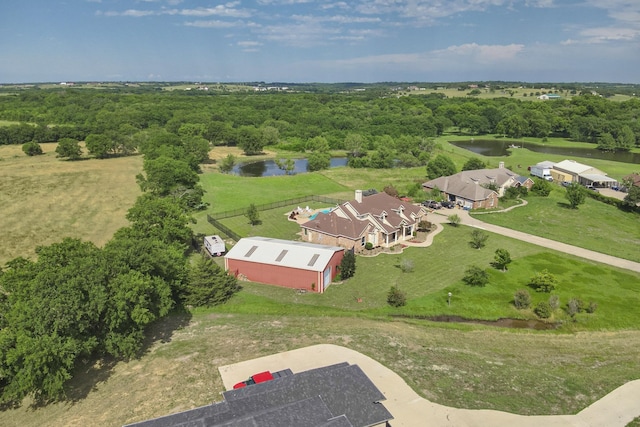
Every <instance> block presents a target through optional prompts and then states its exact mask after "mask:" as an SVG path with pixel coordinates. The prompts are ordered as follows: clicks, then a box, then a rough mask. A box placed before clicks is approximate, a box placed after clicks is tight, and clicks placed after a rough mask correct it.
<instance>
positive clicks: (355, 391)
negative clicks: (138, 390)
mask: <svg viewBox="0 0 640 427" xmlns="http://www.w3.org/2000/svg"><path fill="white" fill-rule="evenodd" d="M222 395H223V397H224V401H222V402H219V403H214V404H212V405H207V406H202V407H200V408H195V409H192V410H190V411H185V412H181V413H178V414H173V415H168V416H166V417H162V418H156V419H153V420H148V421H143V422H140V423H135V424H130V425H129V426H130V427H133V426H136V427H187V426H198V427H200V426H202V427H209V426H216V427H223V426H224V427H241V426H242V427H245V426H261V427H300V426H305V427H369V426H375V425H378V424H381V423H384V422H385V421H388V420H391V419H393V416H392V415H391V413H389V411H388V410H387V409H386V408H385V407H384V406H383V405H382V404H381V403H380V402H381V401H383V400H385V399H386V398H385V397H384V395H383V394H382V393H381V392H380V390H378V388H377V387H376V386H375V384H373V382H371V380H370V379H369V378H368V377H367V376H366V374H365V373H364V372H363V371H362V369H360V367H359V366H358V365H349V364H348V363H346V362H344V363H339V364H336V365H330V366H325V367H322V368H316V369H311V370H309V371H304V372H300V373H297V374H293V375H288V376H284V377H280V378H276V379H274V380H272V381H267V382H264V383H260V384H254V385H251V386H249V387H245V388H241V389H237V390H228V391H226V392H224V393H223V394H222Z"/></svg>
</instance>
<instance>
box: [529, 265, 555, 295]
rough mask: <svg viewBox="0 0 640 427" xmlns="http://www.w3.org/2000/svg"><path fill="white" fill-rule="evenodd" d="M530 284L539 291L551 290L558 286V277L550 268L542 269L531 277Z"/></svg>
mask: <svg viewBox="0 0 640 427" xmlns="http://www.w3.org/2000/svg"><path fill="white" fill-rule="evenodd" d="M529 286H531V287H532V288H533V289H535V290H536V291H537V292H547V293H549V292H551V291H554V290H555V289H556V288H557V287H558V279H557V278H556V276H554V275H553V274H551V273H550V272H549V270H546V269H545V270H542V271H540V272H538V273H536V274H535V275H534V276H533V277H531V279H529Z"/></svg>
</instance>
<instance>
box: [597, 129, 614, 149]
mask: <svg viewBox="0 0 640 427" xmlns="http://www.w3.org/2000/svg"><path fill="white" fill-rule="evenodd" d="M598 150H602V151H615V150H616V140H615V139H614V138H613V135H611V134H610V133H603V134H602V135H601V136H600V138H598Z"/></svg>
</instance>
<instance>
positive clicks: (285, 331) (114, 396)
mask: <svg viewBox="0 0 640 427" xmlns="http://www.w3.org/2000/svg"><path fill="white" fill-rule="evenodd" d="M43 148H44V149H45V152H46V153H47V154H45V155H44V156H39V157H35V158H30V157H27V156H24V154H23V153H22V151H21V150H20V147H17V146H15V147H0V158H1V159H2V160H0V174H2V175H0V176H1V177H2V184H1V185H2V187H0V188H1V190H0V197H2V200H0V212H1V213H2V214H3V218H5V220H3V223H2V226H1V227H3V228H2V229H1V230H0V232H1V235H2V236H6V235H9V234H7V232H9V231H11V230H12V229H13V228H16V227H18V228H20V227H22V228H23V231H27V230H30V229H31V228H32V227H33V226H34V224H38V222H37V221H34V219H39V220H42V218H40V217H45V218H46V219H47V221H48V223H47V228H46V229H45V230H46V233H47V235H48V236H51V238H52V239H54V240H52V241H49V242H41V243H38V244H47V243H52V242H53V241H58V240H60V239H61V238H62V237H63V235H65V234H64V233H65V232H68V233H70V235H72V236H73V237H81V238H83V239H90V240H93V238H92V237H91V236H90V235H89V234H91V233H92V232H99V233H102V234H101V236H102V237H101V238H102V239H104V241H106V240H108V238H110V236H111V235H112V233H113V231H115V229H117V228H118V227H120V226H122V225H126V220H125V219H124V215H125V213H126V210H127V209H128V208H129V207H130V206H131V205H132V204H133V202H134V200H135V197H136V196H137V194H139V190H138V187H137V185H136V184H135V174H137V173H138V172H139V171H140V170H141V169H142V162H141V158H137V157H134V158H123V159H110V160H84V161H79V162H66V161H60V160H59V159H56V158H55V154H54V153H53V149H55V145H50V144H45V145H43ZM444 149H445V151H447V152H450V153H452V157H455V158H456V162H457V163H458V164H461V162H462V163H464V161H465V159H466V158H468V157H471V156H472V154H471V153H468V152H466V151H465V150H462V149H458V148H456V147H453V148H449V147H448V146H445V147H444ZM5 150H7V151H5ZM522 151H523V152H524V151H525V150H522ZM496 160H497V159H491V161H492V162H495V164H496V165H497V161H496ZM532 161H533V160H532ZM537 161H539V160H537ZM537 161H535V162H537ZM129 162H130V163H129ZM535 162H534V163H535ZM522 163H523V165H524V164H526V163H525V162H522ZM508 164H510V163H508ZM531 164H533V163H531ZM603 169H604V170H605V171H608V169H606V168H603ZM9 170H10V172H8V171H9ZM423 177H424V168H415V169H405V170H390V171H377V170H350V169H346V168H342V169H333V170H330V171H325V172H323V173H318V174H301V175H297V176H293V177H274V178H278V179H271V178H241V177H233V176H228V175H220V174H217V173H205V174H203V175H202V176H201V180H202V181H201V182H202V184H203V186H204V187H205V189H206V190H207V191H208V193H207V195H206V197H207V200H208V201H209V202H210V203H212V205H211V210H210V211H211V212H220V211H223V210H227V209H234V208H242V207H246V206H248V203H251V202H253V203H256V204H260V203H267V202H271V201H275V200H282V199H286V198H290V197H296V196H302V195H308V194H323V195H328V196H334V197H344V198H351V197H352V194H353V193H352V192H353V190H354V189H356V188H371V187H375V188H378V189H381V188H382V187H383V186H384V185H387V184H393V185H396V187H397V188H398V189H400V190H402V189H403V186H404V185H408V184H409V183H410V182H412V180H414V179H416V180H418V179H422V178H423ZM9 181H11V182H12V183H13V185H11V186H7V182H9ZM22 181H24V182H22ZM9 190H11V193H9ZM111 192H113V194H112V193H111ZM124 193H126V194H124ZM5 197H6V199H5ZM109 197H111V198H109ZM49 198H52V201H49V200H50V199H49ZM67 198H70V199H71V200H67ZM41 199H45V200H46V201H47V205H46V206H47V209H43V210H40V211H39V215H35V218H34V216H28V215H29V214H30V213H31V212H30V211H31V210H33V209H40V208H39V206H38V202H39V201H41ZM105 199H107V200H105ZM7 201H9V202H11V203H13V204H14V205H15V206H14V209H16V211H15V213H12V212H10V211H9V210H8V209H9V206H7V204H8V203H6V202H7ZM20 205H24V206H20ZM58 205H60V206H58ZM313 207H315V206H313ZM318 207H319V206H318ZM584 207H586V205H584V206H582V207H581V208H580V209H579V210H578V212H581V213H582V214H583V215H584V214H586V213H588V212H589V210H587V209H583V208H584ZM607 209H611V210H615V208H613V207H607ZM285 211H286V208H285V209H283V211H278V210H273V211H265V212H261V218H262V219H263V224H264V225H266V223H267V222H272V220H271V218H272V217H273V218H275V219H280V220H281V223H282V224H287V225H273V226H272V227H274V228H273V229H271V230H265V234H266V233H280V232H281V233H290V232H292V231H293V230H291V231H288V228H287V227H288V226H289V225H292V223H289V222H288V221H286V219H285V217H284V215H285V213H286V212H285ZM515 211H518V209H516V210H515ZM609 213H610V211H609V210H605V211H604V214H609ZM601 214H603V213H601V212H599V211H595V212H593V216H596V215H601ZM204 216H206V213H202V214H199V219H200V221H199V222H198V224H196V225H195V226H194V228H196V231H198V229H199V228H202V229H204V230H207V227H210V226H208V224H207V223H206V221H204V222H203V221H202V220H203V218H204ZM11 217H15V218H24V217H27V220H25V221H24V222H20V221H17V220H16V221H13V222H11V225H10V226H8V225H7V222H8V220H6V218H11ZM483 220H484V218H483ZM239 221H240V222H242V221H245V222H246V219H245V218H244V217H240V219H239ZM574 221H579V218H578V219H576V220H574ZM621 221H622V220H621ZM116 222H120V223H121V224H120V225H118V226H117V227H116V226H115V223H116ZM636 223H637V222H636ZM105 224H106V226H105ZM109 224H111V225H113V229H112V230H111V231H108V230H107V227H108V226H109ZM577 224H578V223H577V222H567V223H566V225H565V227H566V228H571V227H575V226H577ZM616 225H617V223H616ZM74 226H75V228H74ZM607 227H609V224H607ZM278 230H279V231H278ZM38 231H40V230H39V229H38ZM254 231H256V232H257V231H259V230H257V229H256V230H254ZM260 232H262V231H260ZM468 233H469V230H468V229H467V228H466V227H460V228H457V229H454V228H449V227H448V228H447V229H446V230H445V232H443V233H442V234H440V235H439V236H438V237H437V238H436V242H435V244H434V245H433V246H432V247H430V248H410V249H407V250H406V251H405V252H403V254H402V255H379V256H378V257H374V258H362V257H360V258H358V273H357V274H356V276H355V277H354V278H353V279H351V280H349V281H347V282H345V283H344V284H340V285H335V286H332V287H330V288H329V289H328V292H327V293H326V294H324V295H322V296H321V295H311V294H307V295H295V293H294V292H293V291H291V290H287V289H281V288H276V287H271V286H264V285H258V284H252V283H245V284H243V285H244V289H243V291H242V292H241V293H240V294H238V295H237V296H236V297H234V299H233V300H232V301H231V302H230V303H229V304H228V305H225V306H222V307H218V308H214V309H206V310H205V309H202V310H197V311H195V312H194V313H193V315H192V316H186V317H185V316H184V315H180V314H174V315H172V316H169V317H168V318H166V319H163V320H162V321H161V322H158V324H156V325H154V327H153V328H152V330H151V331H150V334H149V336H150V337H151V338H150V340H149V346H148V347H147V349H146V352H145V354H144V355H143V356H142V357H141V358H139V359H136V360H132V361H129V362H127V363H124V362H121V363H111V362H109V361H101V363H100V364H96V365H94V366H85V367H81V368H79V370H78V374H77V375H76V377H75V378H74V379H73V380H72V381H71V383H70V385H69V388H68V392H67V396H68V398H69V400H68V401H66V402H62V403H56V404H51V405H48V406H46V407H44V408H33V407H30V406H29V402H25V405H23V406H22V407H20V408H18V409H13V410H5V411H2V412H0V425H3V426H4V425H6V426H40V425H69V426H71V425H95V426H112V425H122V424H125V423H128V422H133V421H138V420H143V419H148V418H151V417H156V416H161V415H165V414H168V413H173V412H177V411H180V410H184V409H188V408H192V407H195V406H199V405H204V404H207V403H210V402H212V401H218V400H220V395H219V392H221V391H222V390H223V387H222V382H221V379H220V377H219V374H218V372H217V367H218V366H222V365H225V364H229V363H234V362H238V361H242V360H247V359H251V358H254V357H258V356H262V355H267V354H273V353H277V352H280V351H285V350H290V349H292V348H299V347H303V346H307V345H312V344H317V343H333V344H338V345H344V346H347V347H350V348H352V349H354V350H357V351H361V352H362V353H364V354H367V355H369V356H371V357H373V358H375V359H376V360H378V361H380V362H381V363H383V364H384V365H385V366H388V367H389V368H391V369H392V370H394V371H395V372H397V373H398V374H400V375H401V376H402V377H403V378H404V379H405V380H406V381H407V382H408V383H409V384H410V385H411V386H412V387H413V388H414V389H415V390H416V391H417V392H418V393H420V394H421V395H423V396H424V397H426V398H428V399H430V400H432V401H434V402H437V403H442V404H446V405H451V406H457V407H465V408H492V409H499V410H505V411H510V412H515V413H521V414H558V413H575V412H577V411H579V410H581V409H583V408H584V407H586V406H588V405H589V404H590V403H592V402H593V401H595V400H596V399H598V398H600V397H602V396H604V395H605V394H606V393H608V392H609V391H611V390H613V389H614V388H616V387H618V386H620V385H622V384H623V383H625V382H626V381H629V380H632V379H637V378H639V376H638V369H637V366H639V365H640V353H639V352H638V351H637V348H638V346H640V332H638V331H637V326H636V325H637V324H638V322H637V319H636V318H637V314H636V313H637V310H635V307H637V302H638V298H639V296H638V289H637V283H639V282H640V278H638V276H637V275H632V274H628V273H625V272H621V271H618V270H613V269H608V268H606V267H603V266H601V265H597V264H594V263H584V262H582V261H578V260H576V259H574V258H572V257H569V256H564V255H559V254H556V253H553V252H549V251H544V250H543V249H541V248H538V247H535V246H532V245H528V244H526V243H523V242H517V241H512V240H510V239H505V238H502V237H500V236H497V235H491V236H490V237H489V240H488V242H487V245H488V246H487V247H486V248H484V249H481V250H473V249H471V248H469V246H468V245H467V241H468V240H469V238H468ZM12 239H13V240H11V241H9V243H8V244H5V245H3V248H14V247H16V249H15V252H16V253H18V252H21V253H19V255H25V253H26V254H29V253H32V252H30V251H32V250H33V247H34V246H35V245H34V244H32V242H26V243H25V244H24V245H23V246H21V247H19V246H16V245H19V244H22V243H23V242H22V239H19V238H15V237H14V238H12ZM97 240H99V239H96V240H94V241H96V242H97V243H98V244H100V243H99V241H97ZM498 247H504V248H507V249H508V250H509V251H510V252H511V254H512V257H513V258H514V262H513V264H512V265H511V266H510V270H509V271H508V272H507V273H502V272H498V271H495V270H491V273H490V274H491V282H490V284H489V285H487V287H485V288H478V289H473V288H468V287H466V286H464V285H463V284H462V283H461V281H460V278H461V277H462V274H463V273H464V268H465V267H466V266H467V265H468V264H471V263H477V264H478V265H482V266H486V267H487V268H490V267H489V266H488V263H489V262H490V261H491V260H492V259H493V251H494V250H495V249H496V248H498ZM3 250H5V249H3ZM3 256H5V255H4V254H3ZM403 257H404V258H407V259H411V260H413V261H414V265H415V269H414V271H413V272H411V273H402V272H401V271H400V269H399V268H398V263H399V260H400V259H402V258H403ZM8 258H9V259H11V258H13V256H10V257H8ZM460 260H462V262H461V261H460ZM541 268H549V269H550V270H551V271H553V272H554V273H555V274H557V275H558V276H559V278H560V289H559V291H558V293H559V295H560V298H561V302H562V303H565V302H566V300H567V299H568V298H570V297H573V296H577V297H580V298H582V299H584V300H585V301H586V302H588V301H589V300H595V301H597V302H598V303H599V307H598V310H597V311H596V313H595V314H593V315H587V314H584V315H580V316H579V317H578V321H577V323H576V325H574V326H572V327H571V328H567V329H564V330H562V331H547V332H529V331H513V330H508V329H502V328H491V327H484V326H478V325H453V324H437V323H432V322H427V321H418V320H405V321H399V320H398V321H391V320H389V319H388V318H387V315H388V314H389V313H390V312H392V310H391V309H390V308H388V307H386V304H385V302H384V299H385V295H386V291H387V290H388V289H389V286H391V284H398V285H399V286H400V288H401V289H402V290H403V291H405V292H407V294H408V296H409V297H410V301H409V304H408V305H407V306H406V307H405V308H404V309H402V310H397V311H398V312H404V313H407V314H429V313H435V314H437V313H449V314H461V315H464V316H465V317H485V318H495V317H496V316H500V315H501V314H500V313H501V310H505V312H507V313H508V314H510V315H513V316H515V315H517V314H523V315H526V314H527V313H517V312H516V311H515V310H514V309H512V308H511V307H510V306H509V301H508V299H509V297H510V296H511V295H512V293H513V290H514V289H519V288H522V287H524V285H523V281H524V280H525V279H528V278H529V277H530V275H531V272H532V271H537V270H538V269H541ZM449 291H451V292H452V293H453V295H454V297H453V299H452V305H451V307H450V308H449V307H448V306H447V305H446V293H447V292H449ZM531 294H532V296H533V298H534V301H536V302H537V301H538V300H542V299H543V298H544V297H545V296H544V295H542V294H535V293H534V292H533V291H531ZM358 297H361V298H362V302H361V303H358V302H357V301H356V298H358ZM509 310H511V311H510V312H509ZM561 315H562V314H561V313H560V314H558V316H561ZM616 329H618V330H616ZM567 330H569V331H571V332H572V333H565V332H567ZM580 330H583V331H584V330H589V332H576V331H580Z"/></svg>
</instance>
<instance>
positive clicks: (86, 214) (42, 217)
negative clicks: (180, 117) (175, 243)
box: [0, 144, 142, 265]
mask: <svg viewBox="0 0 640 427" xmlns="http://www.w3.org/2000/svg"><path fill="white" fill-rule="evenodd" d="M41 146H42V148H43V150H44V152H45V154H44V155H41V156H34V157H28V156H26V155H25V154H24V153H23V152H22V149H21V146H19V145H12V146H0V217H1V218H2V221H1V222H0V235H1V236H2V246H1V247H0V265H4V264H5V263H6V262H7V261H10V260H12V259H14V258H15V257H18V256H26V257H30V258H33V257H35V248H36V247H37V246H42V245H49V244H52V243H55V242H59V241H61V240H62V239H63V238H65V237H74V238H80V239H83V240H89V241H92V242H93V243H95V244H96V245H98V246H102V245H104V244H105V243H106V242H107V241H109V239H110V238H111V236H113V233H114V232H115V231H116V230H117V229H119V228H121V227H124V226H126V225H128V221H127V220H126V218H125V215H126V213H127V210H128V209H129V208H131V206H133V204H134V202H135V200H136V197H137V196H138V195H139V194H140V188H139V187H138V185H137V184H136V179H135V176H136V174H138V173H140V171H141V170H142V157H140V156H134V157H123V158H115V159H105V160H95V159H89V160H79V161H73V162H71V161H64V160H60V159H58V158H56V154H55V148H56V144H41Z"/></svg>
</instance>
